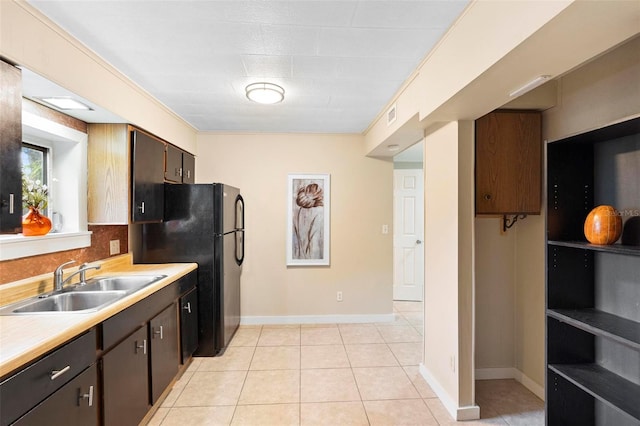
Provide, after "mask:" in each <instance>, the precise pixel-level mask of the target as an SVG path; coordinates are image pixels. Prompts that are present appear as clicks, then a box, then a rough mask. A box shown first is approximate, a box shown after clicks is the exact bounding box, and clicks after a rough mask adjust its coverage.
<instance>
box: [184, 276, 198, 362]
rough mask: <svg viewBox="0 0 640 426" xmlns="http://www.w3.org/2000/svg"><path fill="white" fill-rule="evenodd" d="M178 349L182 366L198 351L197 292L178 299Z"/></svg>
mask: <svg viewBox="0 0 640 426" xmlns="http://www.w3.org/2000/svg"><path fill="white" fill-rule="evenodd" d="M180 348H181V356H182V363H183V364H184V363H185V361H186V360H188V359H189V358H190V357H191V355H193V353H194V352H195V351H196V349H198V290H197V289H196V288H195V287H194V288H193V289H192V290H191V291H189V292H188V293H187V294H185V295H184V296H182V297H181V298H180Z"/></svg>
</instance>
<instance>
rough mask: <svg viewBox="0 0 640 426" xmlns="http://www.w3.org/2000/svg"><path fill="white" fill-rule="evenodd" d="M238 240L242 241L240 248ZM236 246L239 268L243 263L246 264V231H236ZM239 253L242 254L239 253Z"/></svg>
mask: <svg viewBox="0 0 640 426" xmlns="http://www.w3.org/2000/svg"><path fill="white" fill-rule="evenodd" d="M238 238H240V239H241V241H240V247H238ZM234 246H235V257H236V263H237V264H238V266H240V265H242V262H244V231H236V233H235V238H234ZM238 249H239V250H238ZM238 251H239V252H240V253H238Z"/></svg>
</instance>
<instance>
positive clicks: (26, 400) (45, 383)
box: [0, 329, 96, 426]
mask: <svg viewBox="0 0 640 426" xmlns="http://www.w3.org/2000/svg"><path fill="white" fill-rule="evenodd" d="M95 360H96V332H95V330H93V329H92V330H90V331H89V332H87V333H85V334H83V335H82V336H80V337H78V338H76V339H74V340H72V341H71V342H69V343H67V344H65V345H63V346H61V347H59V348H58V349H56V350H54V351H53V352H51V353H50V354H48V355H46V356H44V357H42V358H41V359H39V360H37V361H36V362H34V363H32V364H31V365H29V366H28V367H25V368H23V369H21V370H20V371H18V372H17V373H15V374H13V375H11V376H10V377H8V378H6V379H5V380H3V381H2V383H0V407H1V408H0V424H2V426H5V425H8V424H11V423H12V422H14V421H16V420H17V419H18V418H20V417H22V416H23V415H24V414H25V413H27V412H29V411H30V410H31V409H32V408H33V407H36V406H39V404H41V403H42V402H43V401H45V400H47V398H49V397H50V396H51V395H54V396H55V395H57V393H58V392H62V394H61V395H65V396H55V400H56V401H57V400H63V401H67V402H65V404H66V405H65V406H66V407H70V405H69V402H68V395H69V393H72V392H74V391H73V389H75V387H76V385H72V387H66V385H67V384H68V383H69V382H70V381H71V380H72V379H74V377H76V376H77V375H78V374H80V373H81V372H82V371H83V370H85V369H86V368H87V367H89V366H90V365H91V364H93V363H94V362H95ZM93 371H95V370H93ZM89 375H90V374H89ZM85 378H86V375H85V376H84V378H83V379H82V380H81V382H82V383H84V382H85ZM95 379H96V377H95V376H94V377H93V382H92V384H90V386H94V388H93V389H94V392H95V391H96V388H95V386H96V381H95ZM56 391H57V392H56ZM89 392H90V391H89V389H88V386H85V387H84V389H83V394H82V395H84V394H85V393H89ZM80 396H81V395H80ZM76 403H77V405H75V407H78V408H80V407H83V406H84V405H83V401H81V400H80V399H77V400H76ZM43 404H44V405H41V406H39V412H38V413H37V414H34V417H32V418H40V417H41V416H47V413H48V410H49V409H50V408H51V407H52V403H46V404H45V403H43ZM94 409H95V408H94V407H93V408H91V410H94ZM91 410H89V411H91ZM82 411H83V413H81V414H78V415H84V414H86V413H85V412H86V411H87V410H84V409H83V410H82ZM58 414H59V413H57V412H56V411H55V410H53V411H51V415H52V418H55V416H56V415H58ZM70 415H75V414H70ZM24 424H31V423H30V421H26V420H25V423H24ZM52 424H55V423H52ZM87 424H90V423H87Z"/></svg>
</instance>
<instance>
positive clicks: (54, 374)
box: [51, 365, 71, 380]
mask: <svg viewBox="0 0 640 426" xmlns="http://www.w3.org/2000/svg"><path fill="white" fill-rule="evenodd" d="M69 370H71V366H70V365H67V366H66V367H65V368H63V369H62V370H51V380H55V379H57V378H58V377H60V376H62V375H63V374H64V373H66V372H67V371H69Z"/></svg>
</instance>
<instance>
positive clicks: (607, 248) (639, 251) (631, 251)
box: [548, 241, 640, 256]
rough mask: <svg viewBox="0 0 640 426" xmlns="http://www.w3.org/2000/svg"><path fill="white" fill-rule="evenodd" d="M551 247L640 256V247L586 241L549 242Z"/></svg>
mask: <svg viewBox="0 0 640 426" xmlns="http://www.w3.org/2000/svg"><path fill="white" fill-rule="evenodd" d="M548 243H549V245H551V246H559V247H571V248H577V249H582V250H593V251H600V252H604V253H615V254H627V255H630V256H640V246H626V245H622V244H611V245H598V244H590V243H588V242H586V241H548Z"/></svg>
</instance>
